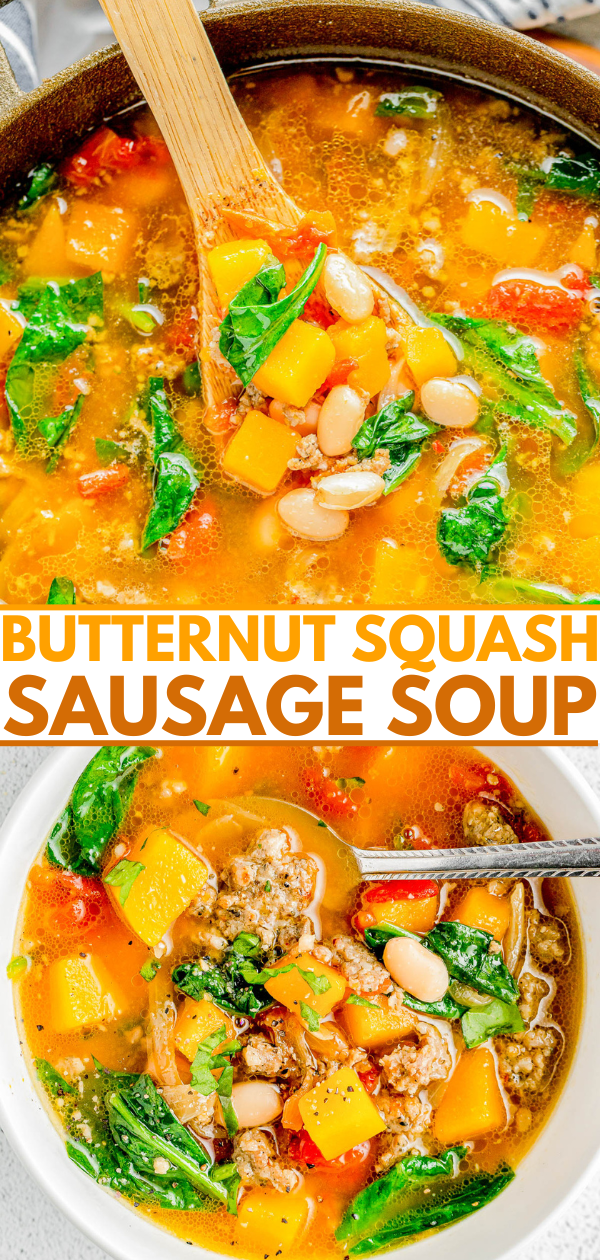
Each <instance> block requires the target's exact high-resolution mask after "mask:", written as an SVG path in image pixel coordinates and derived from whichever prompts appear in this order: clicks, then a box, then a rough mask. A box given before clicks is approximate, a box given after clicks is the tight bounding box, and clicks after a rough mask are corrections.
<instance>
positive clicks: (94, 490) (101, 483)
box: [77, 464, 129, 499]
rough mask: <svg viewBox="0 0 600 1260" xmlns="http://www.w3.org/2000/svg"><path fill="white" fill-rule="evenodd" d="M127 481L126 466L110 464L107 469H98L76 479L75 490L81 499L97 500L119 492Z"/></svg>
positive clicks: (127, 470)
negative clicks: (115, 491)
mask: <svg viewBox="0 0 600 1260" xmlns="http://www.w3.org/2000/svg"><path fill="white" fill-rule="evenodd" d="M128 481H129V469H128V467H127V464H111V465H110V467H109V468H98V469H96V471H95V472H90V473H84V474H83V476H82V477H79V478H78V481H77V489H78V490H79V493H80V495H81V497H82V499H99V498H100V497H101V495H103V494H112V492H113V491H114V490H121V489H122V487H123V486H126V485H127V482H128Z"/></svg>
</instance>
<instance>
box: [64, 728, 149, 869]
mask: <svg viewBox="0 0 600 1260" xmlns="http://www.w3.org/2000/svg"><path fill="white" fill-rule="evenodd" d="M155 755H156V754H155V749H154V748H145V747H143V746H141V745H140V746H139V747H135V748H134V747H125V746H116V747H111V748H101V749H100V751H99V752H97V753H96V755H95V756H94V757H92V760H91V761H90V763H89V765H88V766H86V768H85V770H84V771H83V773H82V774H81V775H80V776H79V778H78V780H77V783H76V784H75V787H74V788H73V792H72V793H71V799H70V801H69V803H68V805H67V807H66V809H64V810H63V812H62V814H61V816H60V818H59V819H58V821H57V822H56V823H55V824H54V827H53V829H52V832H51V834H50V839H49V841H48V845H47V848H46V855H47V857H48V860H49V861H50V862H52V863H54V865H55V866H64V867H67V868H68V869H69V870H71V871H76V872H77V873H78V874H79V875H89V876H94V875H99V874H100V863H101V861H102V858H103V856H104V853H105V850H106V847H107V845H108V844H109V843H110V841H111V840H112V838H113V836H114V835H116V832H117V831H118V830H119V827H121V825H122V823H123V822H124V819H125V817H126V815H127V811H128V809H129V806H130V804H131V797H132V795H133V790H134V787H135V781H136V776H137V771H138V769H139V767H140V766H141V765H142V764H143V763H144V762H145V761H147V760H148V758H149V757H154V756H155Z"/></svg>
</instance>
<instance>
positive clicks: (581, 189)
mask: <svg viewBox="0 0 600 1260" xmlns="http://www.w3.org/2000/svg"><path fill="white" fill-rule="evenodd" d="M544 166H546V163H544ZM539 173H540V177H541V182H542V183H543V185H544V187H545V188H548V189H549V190H550V192H568V193H576V194H577V195H578V196H580V197H597V196H598V194H599V193H600V161H599V160H598V158H597V157H595V156H594V154H593V153H581V154H579V156H578V157H574V158H570V157H561V156H559V157H555V158H550V159H548V160H547V169H543V168H541V169H540V172H539Z"/></svg>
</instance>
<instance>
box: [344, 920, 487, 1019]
mask: <svg viewBox="0 0 600 1260" xmlns="http://www.w3.org/2000/svg"><path fill="white" fill-rule="evenodd" d="M393 936H410V937H412V939H413V941H420V940H421V939H422V938H421V937H420V936H417V935H416V933H415V932H408V931H407V930H406V928H398V927H395V926H393V925H392V924H391V923H379V924H378V926H377V927H375V928H365V943H366V944H367V945H368V946H369V949H372V950H373V953H375V954H377V957H378V958H381V957H382V955H383V951H384V949H385V947H386V945H387V943H388V941H389V940H391V938H392V937H393ZM423 943H424V944H425V942H423ZM348 1000H349V1001H350V999H348ZM402 1002H403V1005H404V1006H407V1007H408V1008H409V1010H411V1011H418V1012H419V1013H420V1014H421V1015H435V1016H437V1018H438V1019H460V1017H461V1015H462V1013H463V1011H464V1009H465V1008H464V1006H461V1005H460V1003H458V1002H457V1001H455V999H454V998H453V997H452V994H451V993H445V994H444V996H443V998H440V1000H439V1002H422V1001H421V1000H420V998H416V997H413V996H412V994H411V993H407V992H406V991H405V992H404V996H403V998H402Z"/></svg>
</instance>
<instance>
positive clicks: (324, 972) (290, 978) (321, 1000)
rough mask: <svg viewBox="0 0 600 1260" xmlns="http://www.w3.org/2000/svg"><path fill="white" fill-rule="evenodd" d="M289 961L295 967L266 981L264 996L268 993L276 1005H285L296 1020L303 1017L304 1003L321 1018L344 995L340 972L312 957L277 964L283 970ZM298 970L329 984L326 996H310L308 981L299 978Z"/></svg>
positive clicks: (304, 955)
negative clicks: (313, 975)
mask: <svg viewBox="0 0 600 1260" xmlns="http://www.w3.org/2000/svg"><path fill="white" fill-rule="evenodd" d="M291 961H293V962H294V963H296V964H297V966H295V967H293V968H292V970H291V971H286V972H285V973H284V974H282V975H277V976H273V979H272V980H267V983H266V984H265V989H266V990H267V993H270V994H271V997H272V998H275V1001H276V1002H282V1003H283V1005H284V1006H287V1008H288V1010H290V1011H293V1012H294V1014H295V1015H297V1016H298V1018H299V1019H301V1018H302V1017H301V1015H300V1003H301V1002H306V1005H307V1006H311V1007H312V1009H313V1011H316V1012H317V1015H320V1016H321V1018H322V1017H323V1016H324V1015H329V1012H330V1011H331V1010H333V1007H334V1006H336V1005H337V1003H338V1002H341V1000H342V998H343V996H344V994H345V992H346V981H345V980H344V977H343V976H342V975H340V973H339V971H334V969H333V967H328V965H327V963H322V962H319V961H318V960H317V959H316V958H313V956H312V954H300V955H299V957H298V958H294V959H293V960H292V959H289V958H282V960H281V964H280V965H281V967H282V968H285V967H288V966H289V965H290V962H291ZM278 966H279V964H278ZM298 967H300V968H301V970H302V971H313V972H314V973H315V975H316V976H323V977H324V978H325V979H326V980H327V981H328V983H329V988H328V989H326V991H325V993H313V991H312V989H311V987H310V985H309V983H308V981H307V980H305V979H304V978H303V977H302V976H301V974H300V971H299V970H298ZM311 979H312V977H311Z"/></svg>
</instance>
